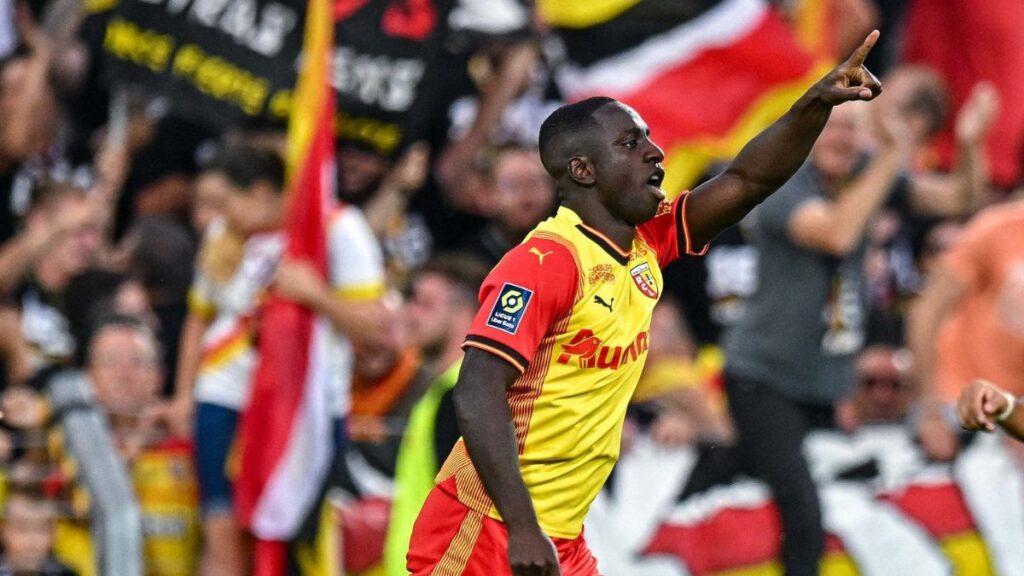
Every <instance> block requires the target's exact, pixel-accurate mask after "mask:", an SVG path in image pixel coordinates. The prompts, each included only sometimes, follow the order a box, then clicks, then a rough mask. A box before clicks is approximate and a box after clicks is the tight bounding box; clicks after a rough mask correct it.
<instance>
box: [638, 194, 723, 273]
mask: <svg viewBox="0 0 1024 576" xmlns="http://www.w3.org/2000/svg"><path fill="white" fill-rule="evenodd" d="M689 197H690V192H689V191H686V192H683V193H682V194H680V195H679V196H678V197H677V198H676V199H675V200H674V201H672V202H669V201H667V200H666V201H665V202H662V203H661V206H659V207H658V213H657V214H655V215H654V218H651V219H650V220H648V221H647V222H644V223H643V224H641V225H640V226H639V227H638V228H637V230H638V231H639V232H640V235H641V236H643V238H644V241H645V242H647V245H648V246H650V247H651V248H654V251H655V252H657V253H658V264H659V265H660V266H661V267H662V268H664V267H665V266H668V265H669V264H670V263H671V262H673V261H674V260H676V259H677V258H679V256H680V254H689V255H690V256H703V255H704V254H705V253H706V252H707V251H708V245H707V244H705V245H704V246H701V247H700V249H699V250H694V247H693V243H692V242H691V241H690V229H689V226H688V225H687V220H686V200H687V199H688V198H689Z"/></svg>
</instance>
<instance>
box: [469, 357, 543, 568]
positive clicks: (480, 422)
mask: <svg viewBox="0 0 1024 576" xmlns="http://www.w3.org/2000/svg"><path fill="white" fill-rule="evenodd" d="M518 377H519V371H518V370H517V369H516V368H515V367H514V366H513V365H512V364H510V363H509V362H507V361H506V360H504V359H502V358H499V357H498V356H496V355H494V354H491V353H489V352H486V351H484V350H481V349H478V348H471V347H467V349H466V357H465V359H464V360H463V362H462V369H461V371H460V372H459V379H458V382H457V383H456V384H455V391H454V400H455V414H456V417H457V418H458V422H459V430H461V431H462V438H463V441H464V442H465V443H466V449H467V450H468V451H469V457H470V459H472V460H473V464H474V466H475V467H476V470H477V472H478V473H479V474H480V479H481V480H482V481H483V483H484V488H486V490H487V493H488V494H489V495H490V497H491V500H493V501H494V506H495V507H496V508H497V509H498V512H499V513H500V514H501V517H502V519H503V520H504V521H505V524H506V526H508V546H509V550H508V556H509V562H510V563H511V564H512V571H513V574H558V556H557V554H556V552H555V547H554V544H553V543H552V542H551V540H550V539H549V538H548V537H547V536H546V535H545V534H544V532H543V531H542V530H541V528H540V525H539V524H538V523H537V513H536V511H535V510H534V509H533V501H532V500H531V499H530V493H529V491H527V489H526V484H525V483H524V482H523V476H522V474H521V473H520V472H519V458H518V451H517V449H516V434H515V427H514V426H513V424H512V412H511V410H510V409H509V404H508V397H507V395H506V390H507V389H508V388H509V387H510V386H512V383H513V382H515V380H516V378H518Z"/></svg>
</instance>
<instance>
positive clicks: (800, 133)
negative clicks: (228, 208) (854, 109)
mask: <svg viewBox="0 0 1024 576" xmlns="http://www.w3.org/2000/svg"><path fill="white" fill-rule="evenodd" d="M819 92H820V88H819V87H818V85H815V86H812V87H811V89H810V90H808V91H807V92H806V93H804V95H803V96H801V97H800V99H799V100H797V101H796V103H794V104H793V106H792V107H791V108H790V109H789V111H788V112H786V113H785V114H783V115H782V117H781V118H779V119H778V120H776V121H775V122H774V123H772V125H771V126H769V127H768V128H766V129H765V130H764V131H763V132H761V133H760V134H758V135H757V136H756V137H755V138H754V139H753V140H751V141H750V142H748V143H747V145H746V146H744V147H743V149H742V150H740V153H739V154H738V155H737V156H736V159H735V160H733V162H732V164H731V165H730V166H729V168H728V171H730V172H732V173H734V174H736V175H738V176H739V177H740V178H742V180H743V181H744V184H745V186H744V188H745V190H746V192H747V194H746V196H747V200H748V201H749V202H750V203H751V206H750V207H751V208H753V206H754V205H755V204H757V203H760V202H761V201H763V200H764V199H765V198H767V197H768V196H769V195H770V194H771V193H772V192H775V191H776V190H778V189H779V187H780V186H782V185H783V184H785V183H786V181H787V180H789V179H790V177H791V176H793V174H794V173H796V171H797V170H798V169H799V168H800V166H801V165H803V163H804V161H805V160H806V159H807V155H808V154H809V153H810V151H811V147H812V146H814V142H815V140H817V138H818V135H819V134H821V130H822V129H823V128H824V127H825V123H826V122H828V117H829V115H830V114H831V112H832V106H831V105H829V104H828V103H826V102H825V101H824V100H823V99H822V98H821V97H820V95H819Z"/></svg>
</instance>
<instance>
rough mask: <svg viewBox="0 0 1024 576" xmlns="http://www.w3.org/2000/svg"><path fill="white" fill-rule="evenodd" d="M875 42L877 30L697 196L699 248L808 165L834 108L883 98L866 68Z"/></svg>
mask: <svg viewBox="0 0 1024 576" xmlns="http://www.w3.org/2000/svg"><path fill="white" fill-rule="evenodd" d="M877 40H878V31H877V30H876V31H874V32H872V33H871V34H869V35H868V37H867V38H865V39H864V42H863V43H862V44H861V45H860V47H859V48H857V50H855V51H854V53H853V54H852V55H850V57H849V58H847V60H846V61H845V62H843V63H842V64H840V65H839V66H838V67H836V68H835V69H834V70H832V71H831V72H829V73H828V74H827V75H826V76H825V77H824V78H822V79H821V80H819V81H818V82H817V83H815V84H814V85H813V86H811V87H810V88H809V89H808V90H807V92H805V93H804V95H803V96H801V97H800V99H799V100H797V101H796V103H794V104H793V106H792V107H791V108H790V109H789V111H788V112H786V114H784V115H783V116H782V117H781V118H779V119H778V120H776V121H775V122H774V123H773V124H772V125H771V126H769V127H768V128H766V129H765V130H764V131H763V132H761V133H760V134H758V135H757V136H756V137H755V138H754V139H753V140H751V141H750V142H749V143H747V145H746V146H744V147H743V149H742V150H741V151H740V153H739V155H737V156H736V159H735V160H733V162H732V163H731V164H730V165H729V167H728V168H727V169H726V170H725V172H723V173H722V174H720V175H719V176H717V177H715V178H713V179H712V180H710V181H708V182H706V183H705V184H703V185H701V186H699V187H697V189H695V190H694V191H693V193H692V195H691V197H690V199H689V201H688V207H687V212H688V217H687V219H688V222H689V226H690V234H691V237H692V239H693V244H694V245H695V246H700V245H702V244H704V243H705V242H708V241H710V240H711V239H712V238H714V237H715V235H717V234H718V233H719V232H721V231H722V230H724V229H725V228H728V227H729V226H731V225H733V224H735V223H736V222H739V221H740V220H741V219H742V218H743V217H744V216H745V215H746V214H747V213H748V212H750V211H751V210H752V209H753V208H754V207H755V206H757V205H758V204H759V203H760V202H762V201H763V200H764V199H765V198H767V197H768V196H769V195H770V194H771V193H772V192H775V191H776V190H777V189H778V188H779V187H780V186H782V185H783V184H785V183H786V181H787V180H789V178H790V177H791V176H792V175H793V174H794V173H795V172H796V171H797V169H798V168H800V166H801V165H802V164H803V163H804V160H806V158H807V155H808V154H809V153H810V151H811V147H812V146H813V145H814V142H815V140H817V138H818V135H819V134H820V133H821V130H822V128H824V126H825V122H827V121H828V117H829V114H830V112H831V111H832V107H833V106H837V105H839V104H842V103H844V102H849V101H853V100H873V99H874V98H875V97H876V96H878V95H879V94H880V93H881V92H882V85H881V83H880V82H879V81H878V79H877V78H875V76H874V75H873V74H872V73H871V72H869V71H868V69H867V68H865V67H864V59H865V58H866V57H867V55H868V52H870V51H871V47H872V46H874V45H875V42H876V41H877Z"/></svg>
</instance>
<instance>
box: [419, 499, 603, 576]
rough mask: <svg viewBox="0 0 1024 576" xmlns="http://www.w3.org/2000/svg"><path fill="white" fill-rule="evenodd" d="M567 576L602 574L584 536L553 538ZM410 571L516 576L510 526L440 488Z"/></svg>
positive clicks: (423, 514) (427, 508) (426, 507)
mask: <svg viewBox="0 0 1024 576" xmlns="http://www.w3.org/2000/svg"><path fill="white" fill-rule="evenodd" d="M552 540H553V541H554V543H555V548H556V549H557V550H558V563H559V566H560V567H561V570H562V576H598V572H597V560H595V559H594V556H593V555H591V553H590V550H589V549H587V543H586V542H585V541H584V540H583V534H580V535H579V536H578V537H576V538H573V539H572V540H566V539H563V538H552ZM406 558H407V564H406V567H407V568H408V570H409V572H410V573H412V574H413V576H428V575H434V574H436V575H444V576H458V575H460V574H461V575H463V576H510V575H511V574H512V569H511V567H510V566H509V563H508V530H507V529H506V528H505V524H504V523H502V522H499V521H497V520H495V519H493V518H491V517H489V516H487V515H485V514H481V513H479V512H476V511H474V510H470V509H469V508H467V507H466V505H465V504H463V503H461V502H459V501H458V500H456V499H455V498H454V497H452V496H451V495H449V494H448V493H446V492H445V491H443V490H441V489H439V488H437V487H436V486H435V487H434V489H433V490H431V492H430V495H429V496H427V501H426V502H425V503H424V504H423V509H422V510H421V511H420V515H419V518H417V519H416V525H415V526H414V527H413V529H412V539H411V541H410V542H409V555H408V556H407V557H406Z"/></svg>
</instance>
